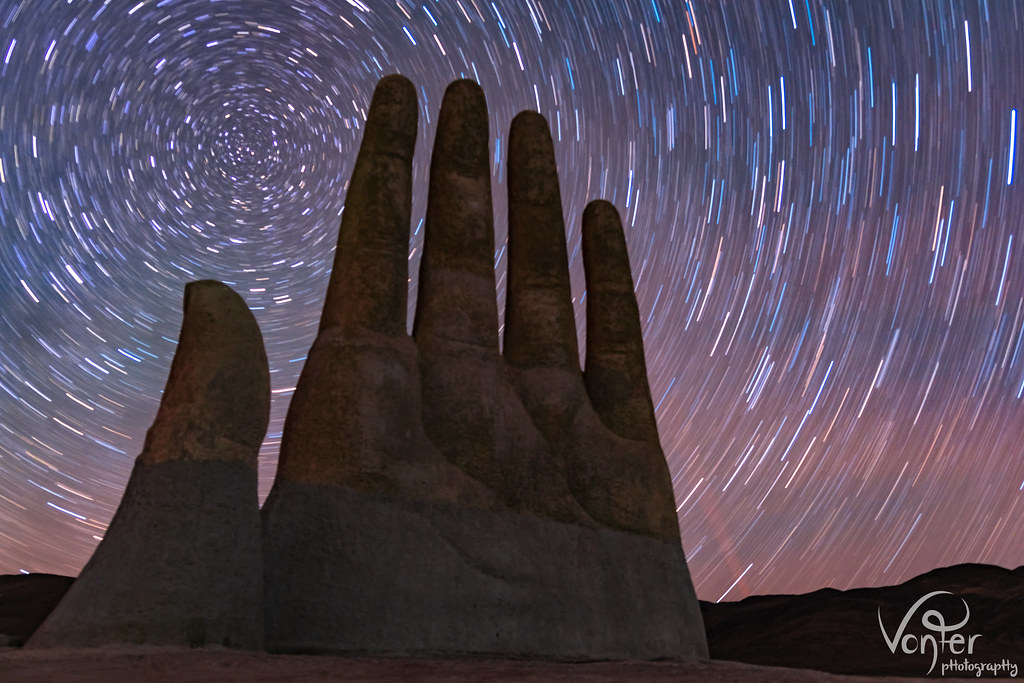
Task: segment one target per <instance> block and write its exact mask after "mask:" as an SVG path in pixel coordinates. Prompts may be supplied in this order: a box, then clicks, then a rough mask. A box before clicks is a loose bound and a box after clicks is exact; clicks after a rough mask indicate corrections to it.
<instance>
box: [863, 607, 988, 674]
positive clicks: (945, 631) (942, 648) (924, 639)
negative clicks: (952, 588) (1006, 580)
mask: <svg viewBox="0 0 1024 683" xmlns="http://www.w3.org/2000/svg"><path fill="white" fill-rule="evenodd" d="M936 595H952V593H950V592H949V591H932V592H931V593H928V594H927V595H925V596H923V597H921V598H918V600H917V602H915V603H914V604H913V605H911V606H910V609H909V610H907V613H906V614H904V615H903V621H901V622H900V625H899V628H898V629H896V632H895V633H894V634H893V635H892V637H890V636H889V634H888V632H886V630H885V625H884V624H882V609H881V608H879V609H878V627H879V628H880V629H882V637H883V638H885V644H886V645H887V646H888V647H889V652H892V653H893V654H896V648H897V647H899V649H900V651H901V652H903V654H905V655H912V654H922V655H924V654H928V652H929V650H930V651H931V655H932V665H931V666H930V667H929V668H928V673H929V674H930V673H931V672H932V670H933V669H934V668H935V663H936V662H937V661H938V659H939V653H940V652H942V653H945V652H946V649H947V648H948V649H949V652H950V654H954V655H962V654H974V643H975V641H976V640H978V638H981V634H979V633H973V634H971V635H969V636H967V637H966V638H965V637H964V635H963V634H961V633H953V632H954V631H958V630H960V629H961V628H963V627H964V626H966V625H967V622H968V620H970V618H971V608H970V607H968V606H967V601H966V600H964V599H963V598H960V602H962V603H964V612H965V614H964V618H963V621H960V622H958V623H956V624H950V625H948V626H947V625H946V619H945V617H943V616H942V613H941V612H939V611H938V610H934V609H930V610H926V611H925V612H924V613H923V614H922V615H921V625H922V626H924V627H925V628H926V629H928V630H929V631H931V633H925V634H923V635H917V634H914V633H906V632H905V631H906V629H907V624H908V623H910V620H911V619H912V618H913V616H914V614H915V613H916V612H917V610H918V609H919V608H920V607H921V606H922V605H923V604H924V603H926V602H928V600H930V599H931V598H933V597H935V596H936ZM951 633H952V635H949V634H951ZM936 634H938V639H936V637H935V636H936ZM965 648H966V652H965V651H964V649H965Z"/></svg>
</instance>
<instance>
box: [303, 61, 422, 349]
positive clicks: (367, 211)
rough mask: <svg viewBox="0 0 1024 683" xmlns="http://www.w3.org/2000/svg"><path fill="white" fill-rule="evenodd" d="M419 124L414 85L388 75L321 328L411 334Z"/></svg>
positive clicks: (374, 105)
mask: <svg viewBox="0 0 1024 683" xmlns="http://www.w3.org/2000/svg"><path fill="white" fill-rule="evenodd" d="M416 121H417V108H416V89H415V88H414V87H413V85H412V83H411V82H410V81H409V80H408V79H407V78H405V77H404V76H399V75H397V74H393V75H390V76H385V77H384V78H382V79H381V80H380V82H379V83H378V84H377V87H376V89H375V90H374V91H373V99H372V101H371V102H370V112H369V114H368V115H367V117H366V131H365V133H363V142H362V144H361V145H360V146H359V156H358V157H357V159H356V165H355V168H354V169H353V171H352V179H351V182H350V183H349V188H348V195H347V196H346V198H345V212H344V214H343V216H342V219H341V228H340V229H339V231H338V248H337V251H336V252H335V254H334V268H333V270H332V271H331V279H330V283H329V284H328V286H327V296H326V297H325V299H324V310H323V314H322V315H321V316H320V332H323V331H325V330H327V329H329V328H332V327H336V326H342V327H362V328H366V329H369V330H372V331H375V332H381V333H385V334H403V333H404V332H405V319H406V308H407V298H408V292H409V267H408V262H409V255H408V253H409V216H410V213H411V211H412V155H413V148H414V147H415V145H416Z"/></svg>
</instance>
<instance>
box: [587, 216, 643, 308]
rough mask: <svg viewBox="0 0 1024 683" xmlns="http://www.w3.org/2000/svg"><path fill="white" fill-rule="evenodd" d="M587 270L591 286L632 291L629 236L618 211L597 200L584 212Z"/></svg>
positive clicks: (588, 282)
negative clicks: (605, 286) (623, 228)
mask: <svg viewBox="0 0 1024 683" xmlns="http://www.w3.org/2000/svg"><path fill="white" fill-rule="evenodd" d="M582 233H583V240H582V241H583V244H582V247H583V268H584V271H585V274H586V280H587V287H588V289H590V288H591V287H593V286H594V285H606V284H619V285H621V286H624V287H627V288H628V289H629V290H630V291H632V284H633V281H632V275H631V274H630V269H629V254H628V252H627V249H626V237H625V234H624V233H623V231H622V221H621V219H620V218H619V212H618V209H616V208H615V205H614V204H612V203H611V202H609V201H607V200H604V199H595V200H594V201H592V202H590V203H589V204H587V206H586V208H585V209H584V210H583V228H582Z"/></svg>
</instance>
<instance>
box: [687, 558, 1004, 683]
mask: <svg viewBox="0 0 1024 683" xmlns="http://www.w3.org/2000/svg"><path fill="white" fill-rule="evenodd" d="M932 591H949V592H950V593H952V595H936V596H933V597H932V598H930V599H928V600H927V601H926V602H924V603H923V604H922V605H920V606H919V607H918V609H917V610H916V611H915V612H914V613H913V614H912V615H911V616H910V618H909V620H908V621H907V626H906V629H905V631H903V642H902V643H901V642H896V643H895V646H896V652H895V653H893V652H891V651H890V649H889V647H888V646H887V644H886V638H885V636H883V633H882V629H881V627H880V626H879V616H881V622H882V626H884V627H885V629H886V632H887V635H888V637H889V638H890V639H893V640H896V634H897V631H898V630H899V627H900V622H901V621H902V620H903V619H904V616H905V615H906V614H907V612H908V610H910V609H911V607H912V606H913V605H914V603H915V602H917V601H918V600H919V599H920V598H922V597H924V596H925V595H927V594H929V593H931V592H932ZM964 602H966V603H967V609H969V610H970V612H969V618H968V621H967V623H966V624H965V625H964V626H963V627H961V628H959V629H956V630H955V631H954V630H950V631H949V632H948V633H947V635H946V638H947V639H949V640H950V641H952V640H953V639H954V633H959V634H961V636H962V637H963V638H964V639H965V642H964V644H963V646H960V647H959V648H957V647H956V645H957V643H955V642H950V643H947V644H946V645H942V644H941V643H940V642H939V640H940V636H939V635H938V634H934V635H933V637H934V639H935V642H936V645H937V648H936V649H938V650H939V651H938V654H937V657H936V664H935V669H934V671H932V673H931V676H936V677H937V676H940V675H941V666H942V664H943V662H948V661H949V660H951V659H953V660H956V661H957V662H963V660H965V659H966V660H968V661H969V662H970V663H971V665H977V664H978V663H1000V662H1003V660H1006V661H1007V663H1008V664H1016V665H1017V667H1018V673H1017V675H1018V676H1024V567H1018V568H1017V569H1014V570H1009V569H1003V568H1002V567H994V566H990V565H981V564H961V565H956V566H953V567H945V568H942V569H935V570H933V571H930V572H928V573H926V574H922V575H920V576H917V577H915V578H913V579H910V580H909V581H907V582H905V583H902V584H899V585H897V586H883V587H879V588H856V589H852V590H847V591H839V590H834V589H831V588H825V589H822V590H819V591H815V592H813V593H807V594H804V595H765V596H752V597H749V598H747V599H745V600H742V601H740V602H723V603H708V602H702V603H701V612H702V613H703V615H704V625H705V627H706V629H707V633H708V645H709V647H710V651H711V657H712V659H728V660H733V661H737V662H746V663H751V664H764V665H771V666H786V667H795V668H801V669H817V670H819V671H828V672H831V673H838V674H859V675H890V676H924V675H925V674H926V673H927V672H928V669H929V667H930V666H931V664H932V654H933V648H932V647H931V642H930V641H927V640H925V641H922V640H921V638H920V636H922V635H925V634H928V633H930V632H929V630H928V629H926V628H924V627H923V626H922V624H921V620H922V617H923V616H924V615H925V613H926V612H928V611H929V610H936V612H937V614H934V615H931V616H930V617H929V621H930V622H931V623H933V624H938V623H939V622H940V621H942V622H944V623H945V625H946V627H947V628H949V627H950V626H953V625H956V624H957V623H959V622H962V621H963V619H964V617H965V616H968V612H967V609H965V607H964ZM939 615H941V617H940V616H939ZM974 634H980V636H981V637H979V638H976V639H974V641H973V652H972V653H967V652H966V649H967V647H966V646H967V642H966V641H967V639H968V638H969V636H970V635H974ZM908 636H910V637H909V638H908ZM921 642H924V643H925V650H926V652H925V654H920V647H921ZM902 645H906V646H907V647H908V648H909V649H912V650H916V651H917V654H905V653H904V652H903V648H902ZM951 647H952V648H954V649H960V650H961V653H960V654H954V653H952V652H951V651H950V650H951ZM945 675H946V676H947V677H949V676H957V677H964V678H973V677H975V675H976V673H975V672H972V671H967V670H963V671H949V672H947V673H946V674H945ZM992 675H993V673H992V672H989V671H985V672H983V674H982V677H983V678H990V677H991V676H992ZM1002 675H1003V676H1009V675H1010V672H1009V671H1004V672H1003V673H1002Z"/></svg>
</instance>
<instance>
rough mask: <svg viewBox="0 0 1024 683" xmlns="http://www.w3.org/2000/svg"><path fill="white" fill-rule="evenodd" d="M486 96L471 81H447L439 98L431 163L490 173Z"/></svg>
mask: <svg viewBox="0 0 1024 683" xmlns="http://www.w3.org/2000/svg"><path fill="white" fill-rule="evenodd" d="M489 135H490V131H489V129H488V123H487V98H486V97H485V96H484V91H483V89H482V88H481V87H480V86H479V85H478V84H477V83H476V82H474V81H471V80H469V79H462V80H458V81H455V82H453V83H451V84H449V86H448V88H447V89H446V90H445V92H444V99H443V100H442V101H441V111H440V113H439V115H438V123H437V136H436V138H435V140H434V153H433V156H432V158H431V166H432V167H440V168H444V169H445V170H454V171H456V172H458V173H463V174H466V175H469V176H474V177H475V176H479V175H487V176H490V165H489V163H488V158H489V156H488V149H489V146H488V142H489V139H488V138H489Z"/></svg>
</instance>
